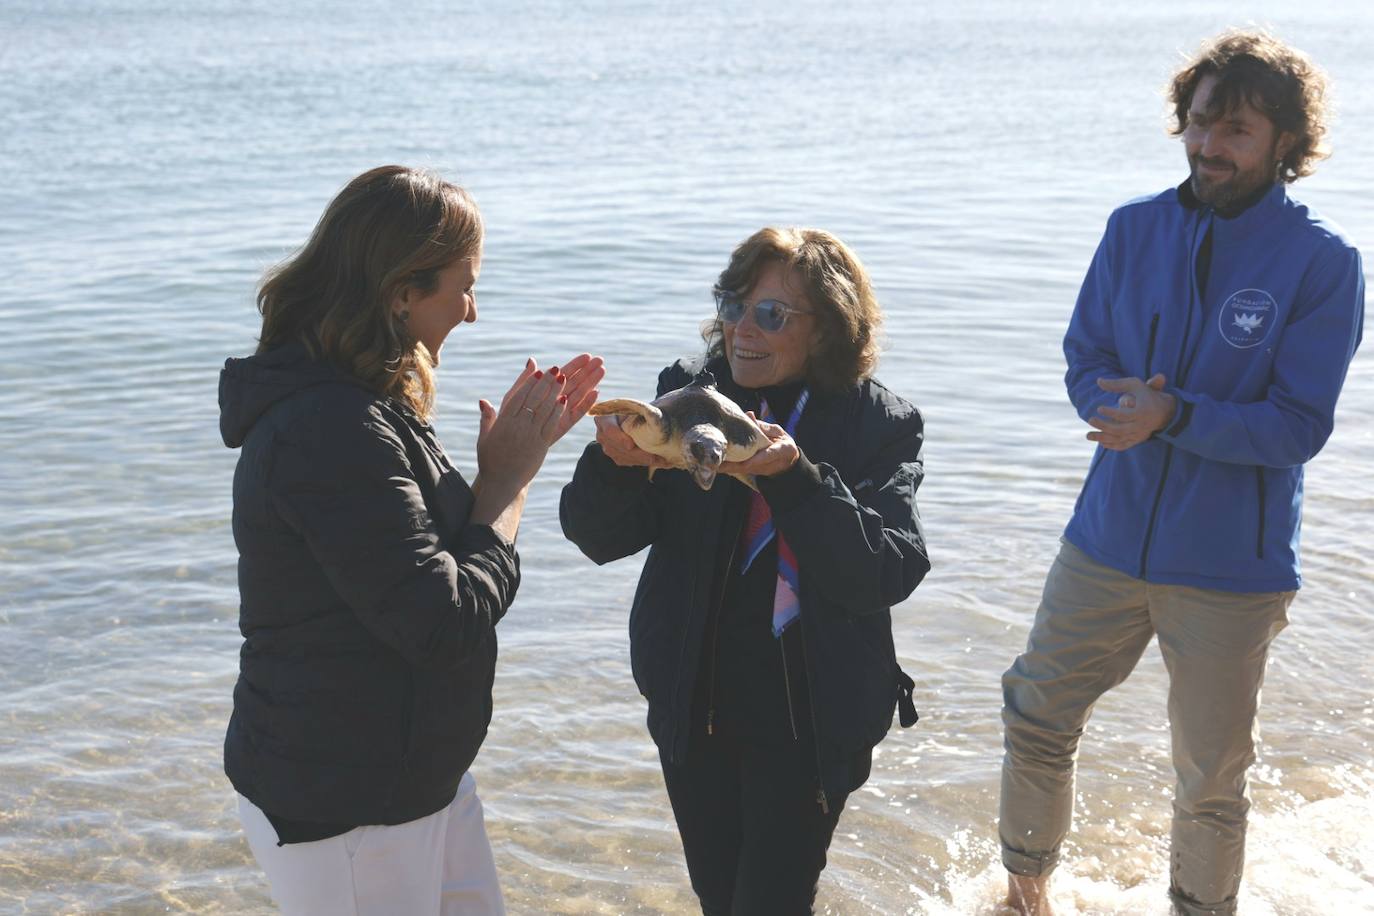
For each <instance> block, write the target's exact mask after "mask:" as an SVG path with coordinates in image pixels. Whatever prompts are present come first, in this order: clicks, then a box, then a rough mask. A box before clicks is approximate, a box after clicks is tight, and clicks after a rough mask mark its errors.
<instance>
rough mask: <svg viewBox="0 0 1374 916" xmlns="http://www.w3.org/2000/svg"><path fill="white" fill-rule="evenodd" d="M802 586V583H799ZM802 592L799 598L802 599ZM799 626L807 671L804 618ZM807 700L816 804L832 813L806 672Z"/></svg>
mask: <svg viewBox="0 0 1374 916" xmlns="http://www.w3.org/2000/svg"><path fill="white" fill-rule="evenodd" d="M798 584H799V585H800V583H798ZM800 597H801V595H800V592H799V593H798V598H800ZM797 626H799V627H801V641H802V668H803V669H807V668H808V667H809V663H808V662H807V660H806V659H807V657H808V655H809V653H808V652H807V651H806V621H805V619H804V618H801V617H799V618H797ZM806 674H807V677H806V698H807V699H808V700H810V701H811V709H810V713H811V747H812V749H813V750H815V752H816V804H818V805H820V806H821V814H829V813H830V800H829V799H827V798H826V797H825V780H824V779H822V778H821V731H820V729H819V728H817V727H816V693H815V690H814V689H813V688H812V687H811V674H810V672H809V671H807V672H806ZM787 697H788V701H789V702H791V698H792V694H791V693H790V692H789V693H788V694H787Z"/></svg>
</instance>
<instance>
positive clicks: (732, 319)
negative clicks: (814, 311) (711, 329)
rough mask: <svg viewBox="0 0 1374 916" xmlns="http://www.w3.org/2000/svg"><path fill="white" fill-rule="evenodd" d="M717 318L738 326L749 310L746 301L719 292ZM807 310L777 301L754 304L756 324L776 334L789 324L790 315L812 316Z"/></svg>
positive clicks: (760, 301) (763, 329)
mask: <svg viewBox="0 0 1374 916" xmlns="http://www.w3.org/2000/svg"><path fill="white" fill-rule="evenodd" d="M715 297H716V316H717V317H718V318H720V320H721V321H722V322H724V323H725V324H736V323H737V322H739V321H741V320H742V319H743V318H744V313H745V310H746V309H748V308H749V306H748V305H747V304H745V301H744V300H743V299H742V298H740V297H739V296H736V295H735V294H734V293H722V292H717V293H716V294H715ZM810 314H811V313H810V312H808V311H806V310H805V309H794V308H793V307H792V306H790V305H788V304H787V303H786V302H779V301H778V300H777V299H760V300H759V301H758V302H755V303H754V324H756V325H758V326H759V330H760V331H764V332H766V333H769V334H776V333H777V332H778V331H781V330H782V328H783V325H785V324H787V316H788V315H810Z"/></svg>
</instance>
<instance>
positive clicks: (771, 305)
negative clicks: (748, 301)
mask: <svg viewBox="0 0 1374 916" xmlns="http://www.w3.org/2000/svg"><path fill="white" fill-rule="evenodd" d="M754 320H755V321H756V322H758V325H759V328H760V330H764V331H781V330H782V326H783V324H784V323H785V322H786V321H787V307H786V306H784V305H783V304H782V303H781V302H777V301H775V300H773V299H765V300H763V301H762V302H760V303H759V304H758V305H756V306H754Z"/></svg>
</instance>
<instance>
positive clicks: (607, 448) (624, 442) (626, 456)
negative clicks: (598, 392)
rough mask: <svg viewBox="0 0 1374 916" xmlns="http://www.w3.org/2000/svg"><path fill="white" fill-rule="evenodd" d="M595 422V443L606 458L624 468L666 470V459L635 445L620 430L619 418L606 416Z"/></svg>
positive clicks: (611, 415)
mask: <svg viewBox="0 0 1374 916" xmlns="http://www.w3.org/2000/svg"><path fill="white" fill-rule="evenodd" d="M594 419H595V421H596V441H597V443H598V444H599V445H600V446H601V451H603V452H605V453H606V457H607V458H609V459H611V460H612V461H614V462H615V463H616V464H618V465H620V466H621V467H624V468H632V467H644V468H666V467H670V464H669V462H668V460H667V459H666V458H660V457H659V456H658V455H655V454H652V453H651V452H646V451H644V449H642V448H640V447H639V446H638V445H635V440H633V439H631V438H630V435H629V433H627V432H625V431H624V430H623V429H621V428H620V418H619V417H618V416H615V415H613V414H607V415H604V416H600V417H595V418H594Z"/></svg>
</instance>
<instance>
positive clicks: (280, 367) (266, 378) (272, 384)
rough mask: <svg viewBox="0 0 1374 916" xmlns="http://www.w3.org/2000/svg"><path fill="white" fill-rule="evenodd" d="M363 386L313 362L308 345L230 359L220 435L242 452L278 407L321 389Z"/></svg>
mask: <svg viewBox="0 0 1374 916" xmlns="http://www.w3.org/2000/svg"><path fill="white" fill-rule="evenodd" d="M339 384H343V385H356V386H359V387H362V383H361V382H359V381H358V380H357V379H355V378H353V377H352V376H351V375H349V374H348V373H346V372H344V371H343V370H341V369H338V368H337V367H335V366H333V365H331V364H329V363H326V362H319V361H316V360H313V359H311V358H310V354H309V353H307V352H306V349H305V345H304V344H301V343H289V344H283V345H282V346H280V347H277V348H275V349H272V350H268V351H267V352H266V353H258V354H255V355H253V356H248V357H245V358H243V359H227V360H225V362H224V369H223V370H221V371H220V374H219V432H220V436H222V437H223V439H224V444H225V445H227V446H228V447H229V448H238V447H239V446H240V445H242V444H243V442H244V440H245V439H247V438H248V433H249V432H250V431H252V429H253V425H254V424H255V423H257V422H258V420H259V419H260V418H261V417H262V416H263V414H265V413H267V411H269V410H271V409H272V408H273V407H274V406H276V405H277V404H279V403H281V402H282V401H284V400H286V399H287V398H290V397H293V396H294V395H296V394H299V393H300V392H302V391H304V390H305V389H307V388H314V387H315V386H317V385H339Z"/></svg>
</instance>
